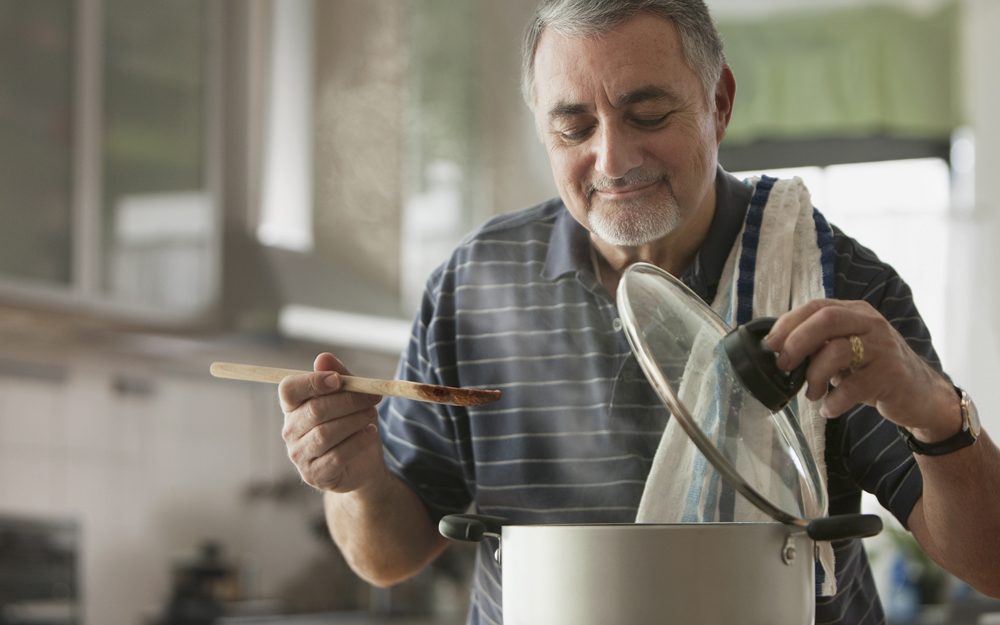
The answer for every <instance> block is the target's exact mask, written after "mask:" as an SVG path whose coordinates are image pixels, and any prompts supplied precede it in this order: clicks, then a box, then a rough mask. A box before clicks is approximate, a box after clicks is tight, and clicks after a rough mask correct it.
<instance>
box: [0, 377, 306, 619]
mask: <svg viewBox="0 0 1000 625" xmlns="http://www.w3.org/2000/svg"><path fill="white" fill-rule="evenodd" d="M122 375H126V376H131V378H133V379H137V380H140V381H143V382H144V385H145V386H147V387H148V388H150V389H151V390H152V392H150V393H145V394H144V393H141V392H140V393H125V394H122V393H120V392H118V391H117V390H116V389H115V380H116V379H117V378H118V377H119V376H122ZM281 423H282V420H281V412H280V410H279V409H278V406H277V400H276V396H275V389H274V387H273V386H264V385H255V384H250V383H240V382H232V381H220V380H214V379H212V378H210V377H208V376H207V374H206V377H205V378H199V377H182V376H177V375H174V376H170V375H164V374H158V373H156V372H155V371H152V370H150V371H141V370H136V369H135V368H134V367H132V366H126V365H124V364H123V365H122V366H121V367H119V368H117V369H116V367H115V366H114V365H113V364H112V365H104V366H94V365H93V364H85V365H80V366H75V365H73V366H70V367H69V369H68V374H67V377H66V379H65V381H61V382H60V381H52V380H40V379H34V378H21V377H11V376H0V513H12V514H17V515H22V516H23V515H32V516H42V517H59V518H67V517H69V518H73V519H76V520H77V521H78V522H79V523H80V527H81V536H82V545H81V575H82V578H81V579H82V583H83V603H84V619H85V620H84V623H85V625H140V624H141V623H144V622H148V620H149V619H150V618H151V617H153V616H155V615H156V614H158V612H159V610H160V609H161V608H162V606H163V605H164V603H165V602H166V600H167V599H168V597H169V592H170V581H171V580H170V576H171V566H172V564H173V563H175V562H177V561H179V560H183V559H188V558H191V557H193V556H194V554H195V553H196V551H197V548H198V546H199V545H200V544H201V543H202V542H203V541H205V540H207V539H216V540H220V541H221V542H222V543H223V545H224V547H225V549H226V554H227V555H228V556H229V558H230V559H231V560H232V561H234V562H237V563H238V564H241V565H245V568H246V569H247V570H248V571H250V570H252V571H253V572H254V574H253V575H252V579H251V578H248V579H247V580H246V582H247V587H248V588H249V589H250V590H251V591H252V592H253V593H255V594H256V596H258V597H268V596H274V594H275V593H277V592H278V591H279V590H280V589H281V587H282V585H283V584H284V583H286V581H287V580H288V579H290V578H291V577H293V576H294V575H295V573H296V572H297V571H299V570H301V569H302V568H303V567H305V566H306V565H307V564H308V562H309V560H310V558H311V557H312V556H313V555H314V554H315V553H316V552H317V551H318V550H319V549H321V546H320V545H319V543H318V542H317V540H316V539H315V538H313V537H312V536H311V534H310V531H309V529H308V526H307V523H308V520H309V516H310V515H311V514H312V513H314V512H315V511H316V510H318V509H319V496H318V494H317V496H316V497H315V501H307V502H306V503H305V504H302V503H299V504H293V505H288V506H281V505H279V504H275V503H273V502H266V501H265V502H259V501H258V502H249V501H247V500H246V499H245V498H244V496H243V492H244V489H245V488H246V487H247V485H248V484H250V483H251V481H253V480H266V479H275V478H279V477H283V476H288V475H290V474H291V475H294V467H292V465H291V463H290V462H289V461H288V459H287V457H286V455H285V450H284V444H283V442H282V440H281V435H280V432H281Z"/></svg>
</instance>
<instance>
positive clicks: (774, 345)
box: [764, 334, 781, 353]
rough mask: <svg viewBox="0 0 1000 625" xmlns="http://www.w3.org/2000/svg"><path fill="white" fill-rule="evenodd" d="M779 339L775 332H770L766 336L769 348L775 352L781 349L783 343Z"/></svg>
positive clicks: (765, 340) (765, 339)
mask: <svg viewBox="0 0 1000 625" xmlns="http://www.w3.org/2000/svg"><path fill="white" fill-rule="evenodd" d="M777 340H778V337H777V335H775V334H768V335H767V336H765V337H764V342H765V343H766V344H767V348H768V349H769V350H771V351H772V352H775V353H777V352H779V351H781V343H778V342H777Z"/></svg>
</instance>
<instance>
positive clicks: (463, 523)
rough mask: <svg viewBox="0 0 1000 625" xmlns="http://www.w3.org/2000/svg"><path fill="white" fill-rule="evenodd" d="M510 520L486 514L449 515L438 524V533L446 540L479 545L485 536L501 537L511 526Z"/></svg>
mask: <svg viewBox="0 0 1000 625" xmlns="http://www.w3.org/2000/svg"><path fill="white" fill-rule="evenodd" d="M510 524H511V523H510V519H505V518H503V517H499V516H488V515H485V514H449V515H447V516H445V517H443V518H442V519H441V521H440V522H439V523H438V531H439V532H441V535H442V536H444V537H445V538H451V539H452V540H466V541H469V542H473V543H477V542H479V541H481V540H482V539H483V536H484V535H487V534H491V535H494V536H500V533H501V532H502V531H503V526H504V525H510Z"/></svg>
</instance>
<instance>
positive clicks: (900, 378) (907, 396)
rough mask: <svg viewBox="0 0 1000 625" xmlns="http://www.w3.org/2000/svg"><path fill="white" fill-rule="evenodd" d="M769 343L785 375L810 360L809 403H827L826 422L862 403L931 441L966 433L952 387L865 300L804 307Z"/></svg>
mask: <svg viewBox="0 0 1000 625" xmlns="http://www.w3.org/2000/svg"><path fill="white" fill-rule="evenodd" d="M852 336H853V337H857V338H856V339H854V340H853V341H854V345H853V346H852V338H851V337H852ZM767 344H768V347H770V348H771V350H773V351H774V352H776V353H777V354H778V366H779V367H781V368H782V369H784V370H786V371H790V370H792V369H794V368H795V367H797V366H798V365H799V364H801V363H802V362H803V360H805V358H806V356H810V357H811V362H810V364H809V368H808V370H807V375H806V379H807V381H808V383H809V387H808V389H807V391H806V397H807V398H809V399H811V400H813V401H819V400H821V399H822V400H823V405H822V407H821V409H820V412H821V414H822V415H823V416H825V417H827V418H831V417H836V416H838V415H840V414H842V413H844V412H845V411H847V410H848V409H850V407H851V406H853V405H855V404H858V403H864V404H868V405H870V406H875V407H876V408H877V409H878V411H879V412H880V413H881V414H882V416H883V417H885V418H886V419H888V420H890V421H892V422H894V423H896V424H897V425H902V426H904V427H907V428H909V429H911V430H912V431H913V433H914V435H915V436H917V438H919V439H921V440H924V441H927V442H933V441H938V440H944V439H946V438H948V437H949V436H951V435H952V434H954V433H955V432H957V431H958V430H959V428H960V427H961V412H960V408H959V401H958V396H957V395H956V393H955V390H954V388H953V387H952V385H951V384H950V383H949V382H948V381H947V380H945V378H944V377H942V376H941V375H940V374H938V373H937V372H936V371H934V370H933V369H932V368H931V367H930V365H928V364H927V363H926V362H925V361H924V360H923V359H922V358H921V357H920V356H918V355H917V354H916V353H915V352H914V351H913V350H912V349H910V346H909V345H907V344H906V340H905V339H904V338H903V337H902V335H901V334H900V333H899V332H897V331H896V329H895V328H893V327H892V325H891V324H890V323H889V321H888V320H886V318H885V317H883V316H882V315H881V314H880V313H879V312H878V311H877V310H875V308H873V307H872V306H871V305H870V304H869V303H868V302H864V301H857V300H853V301H843V300H834V299H823V300H814V301H811V302H808V303H806V304H803V305H802V306H799V307H797V308H795V309H794V310H790V311H788V312H787V313H785V314H784V315H782V316H781V317H779V318H778V321H777V322H776V323H775V324H774V327H773V328H772V329H771V333H770V334H769V335H768V337H767ZM852 365H853V366H852ZM831 384H832V385H833V388H832V389H831V388H830V385H831ZM828 390H829V392H827V391H828ZM824 395H826V397H825V398H824Z"/></svg>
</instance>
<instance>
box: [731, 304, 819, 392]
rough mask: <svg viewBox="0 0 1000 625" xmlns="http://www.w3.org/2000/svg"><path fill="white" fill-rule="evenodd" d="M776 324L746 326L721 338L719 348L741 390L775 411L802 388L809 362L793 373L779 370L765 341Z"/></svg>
mask: <svg viewBox="0 0 1000 625" xmlns="http://www.w3.org/2000/svg"><path fill="white" fill-rule="evenodd" d="M775 321H777V318H775V317H758V318H757V319H754V320H753V321H750V322H748V323H745V324H743V325H741V326H739V327H737V328H736V329H735V330H733V331H732V332H730V333H729V334H727V335H726V336H725V337H723V339H722V346H723V347H724V348H725V350H726V355H727V356H728V357H729V362H730V364H731V365H732V366H733V371H735V372H736V376H737V377H738V378H739V380H740V382H741V383H742V384H743V386H744V388H746V389H747V390H748V391H749V392H750V394H751V395H753V396H754V397H756V398H757V400H758V401H760V403H762V404H764V405H765V406H767V407H768V408H770V409H771V410H774V411H778V410H781V409H782V408H784V407H785V406H787V405H788V402H790V401H792V398H793V397H795V395H796V394H798V392H799V389H801V388H802V385H803V384H805V381H806V369H808V368H809V358H808V357H807V358H806V359H805V361H804V362H803V363H802V364H801V365H799V366H798V367H796V368H795V369H794V370H792V371H783V370H781V369H780V368H778V363H777V356H776V355H775V353H774V352H772V351H771V350H770V349H769V348H768V347H767V343H766V342H765V341H764V337H766V336H767V333H768V332H770V331H771V326H773V325H774V322H775Z"/></svg>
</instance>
